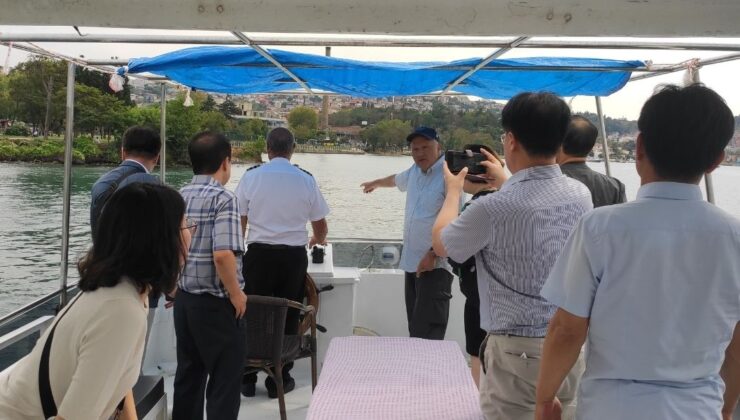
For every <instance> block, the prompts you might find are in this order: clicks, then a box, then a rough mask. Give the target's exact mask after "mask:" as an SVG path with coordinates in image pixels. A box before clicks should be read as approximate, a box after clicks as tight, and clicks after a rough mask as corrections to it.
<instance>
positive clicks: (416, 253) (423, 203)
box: [361, 127, 452, 340]
mask: <svg viewBox="0 0 740 420" xmlns="http://www.w3.org/2000/svg"><path fill="white" fill-rule="evenodd" d="M406 141H407V142H408V143H409V148H410V149H411V156H412V157H413V159H414V164H413V165H411V167H410V168H409V169H407V170H405V171H403V172H401V173H399V174H394V175H390V176H387V177H385V178H380V179H376V180H374V181H370V182H365V183H363V184H362V185H361V186H362V188H363V191H364V192H365V193H370V192H373V191H374V190H375V189H376V188H378V187H388V188H390V187H397V188H398V189H399V190H401V191H404V192H406V208H405V217H404V229H403V251H402V253H401V262H400V264H399V267H400V268H401V269H402V270H403V271H405V272H406V284H405V298H406V316H407V318H408V325H409V335H410V336H411V337H418V338H427V339H432V340H442V339H444V337H445V332H446V331H447V319H448V316H449V311H450V298H452V294H451V287H452V274H451V267H450V266H449V264H448V263H447V259H446V258H441V257H439V256H438V255H436V254H435V253H434V251H433V250H432V225H433V224H434V220H435V219H436V218H437V213H439V209H440V208H441V207H442V203H443V202H444V199H445V184H444V177H443V172H442V170H443V167H444V164H445V160H444V155H443V154H442V148H441V146H440V144H439V137H438V136H437V132H436V130H434V129H433V128H429V127H417V128H416V129H415V130H414V131H413V132H412V133H411V134H409V135H408V137H406Z"/></svg>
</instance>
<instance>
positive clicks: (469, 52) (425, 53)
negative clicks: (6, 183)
mask: <svg viewBox="0 0 740 420" xmlns="http://www.w3.org/2000/svg"><path fill="white" fill-rule="evenodd" d="M80 29H81V31H82V32H83V33H84V34H106V33H108V34H110V33H114V34H122V33H127V34H128V33H130V34H180V35H204V34H207V35H229V34H228V32H204V31H155V30H146V31H143V30H125V29H101V28H80ZM0 32H1V33H5V34H7V33H56V34H76V32H75V31H74V29H72V28H71V27H43V28H40V27H23V26H0ZM263 35H264V34H263ZM538 39H552V38H538ZM562 39H570V38H562ZM599 40H602V41H609V40H612V41H625V40H628V39H626V38H599ZM646 40H649V41H658V40H656V39H646ZM680 41H686V42H692V41H696V42H717V43H720V42H722V43H732V44H736V45H737V44H739V43H740V39H717V38H704V39H681V40H680ZM37 45H38V46H40V47H43V48H45V49H48V50H51V51H54V52H58V53H62V54H65V55H70V56H79V55H84V56H85V58H87V59H110V58H111V57H114V56H115V57H118V58H120V59H128V58H134V57H151V56H155V55H158V54H162V53H165V52H168V51H173V50H177V49H180V48H185V47H187V45H143V44H72V43H67V44H61V43H48V44H45V43H39V44H37ZM277 48H279V49H284V50H289V51H297V52H304V53H312V54H322V55H323V54H324V48H323V47H277ZM7 51H8V49H7V48H6V47H4V46H0V60H2V61H0V63H4V62H5V57H6V55H7ZM491 52H493V51H492V50H491V49H483V48H378V47H334V48H332V55H333V56H335V57H343V58H351V59H357V60H367V61H450V60H457V59H462V58H470V57H485V56H487V55H489V54H490V53H491ZM725 54H727V53H726V52H703V51H651V50H565V49H559V50H538V49H529V48H528V49H521V50H513V51H510V52H508V53H506V54H505V55H504V56H503V57H502V58H516V57H535V56H540V57H544V56H561V57H565V56H567V57H591V58H611V59H618V60H651V61H652V62H653V63H655V64H674V63H678V62H682V61H685V60H688V59H692V58H700V59H702V58H710V57H716V56H721V55H725ZM27 58H28V54H26V53H24V52H22V51H18V50H13V51H12V53H11V54H10V65H11V67H12V66H14V65H16V64H17V63H18V62H21V61H24V60H26V59H27ZM700 78H701V80H702V82H703V83H705V84H706V85H707V86H709V87H711V88H713V89H715V90H716V91H717V92H718V93H719V94H720V95H722V96H723V97H724V98H725V100H726V101H727V103H728V104H729V105H730V108H732V110H733V112H734V114H735V115H740V60H738V61H734V62H729V63H723V64H717V65H712V66H707V67H704V68H702V69H701V71H700ZM682 79H683V72H679V73H674V74H670V75H665V76H659V77H654V78H650V79H646V80H643V81H637V82H634V83H629V84H627V86H625V87H624V88H623V89H622V90H620V91H619V92H617V93H615V94H613V95H611V96H609V97H607V98H604V99H603V101H602V103H603V106H604V112H605V113H606V114H607V115H609V116H612V117H617V118H618V117H624V118H629V119H636V118H637V116H638V114H639V112H640V107H641V106H642V103H643V102H644V101H645V100H646V99H647V98H648V97H649V96H650V94H651V93H652V92H653V90H654V89H655V88H656V86H658V85H661V84H666V83H681V82H682ZM572 106H573V109H574V111H576V112H582V111H592V112H595V111H596V106H595V104H594V99H593V98H590V97H588V98H587V97H577V98H575V99H574V100H573V102H572Z"/></svg>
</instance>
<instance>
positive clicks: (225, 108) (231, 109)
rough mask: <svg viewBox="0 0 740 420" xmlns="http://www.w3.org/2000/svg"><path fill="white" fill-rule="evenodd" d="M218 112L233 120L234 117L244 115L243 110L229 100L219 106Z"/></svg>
mask: <svg viewBox="0 0 740 420" xmlns="http://www.w3.org/2000/svg"><path fill="white" fill-rule="evenodd" d="M208 106H210V104H209V105H208ZM218 110H219V111H221V113H222V114H224V116H225V117H227V118H231V116H232V115H240V114H241V113H242V110H241V109H239V107H238V106H236V104H235V103H234V102H233V101H232V100H231V99H228V98H227V99H226V100H225V101H223V102H222V103H221V105H219V106H218Z"/></svg>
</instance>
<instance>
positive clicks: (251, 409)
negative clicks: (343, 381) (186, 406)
mask: <svg viewBox="0 0 740 420" xmlns="http://www.w3.org/2000/svg"><path fill="white" fill-rule="evenodd" d="M309 360H310V359H301V360H298V361H296V363H295V366H294V367H293V370H292V371H291V376H293V378H294V379H295V382H296V388H295V390H293V391H291V392H289V393H288V394H286V395H285V408H286V410H287V413H288V420H303V419H305V418H306V413H307V412H308V404H309V403H310V401H311V364H310V361H309ZM266 376H267V375H265V374H264V373H260V374H259V377H258V379H257V395H255V396H254V397H251V398H246V397H242V404H241V408H240V409H239V420H268V419H269V420H274V419H280V409H279V407H278V400H277V398H275V399H271V398H268V397H267V390H266V389H265V385H264V383H265V377H266ZM174 380H175V376H174V375H168V376H166V377H165V385H164V386H165V392H166V393H167V406H168V407H167V409H168V412H169V414H170V415H172V395H173V382H174ZM209 420H210V419H209Z"/></svg>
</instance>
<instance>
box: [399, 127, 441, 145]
mask: <svg viewBox="0 0 740 420" xmlns="http://www.w3.org/2000/svg"><path fill="white" fill-rule="evenodd" d="M416 137H424V138H425V139H427V140H437V141H439V137H438V136H437V130H435V129H433V128H429V127H416V128H415V129H414V131H413V132H412V133H411V134H409V135H408V136H406V141H407V142H411V140H413V139H415V138H416Z"/></svg>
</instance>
